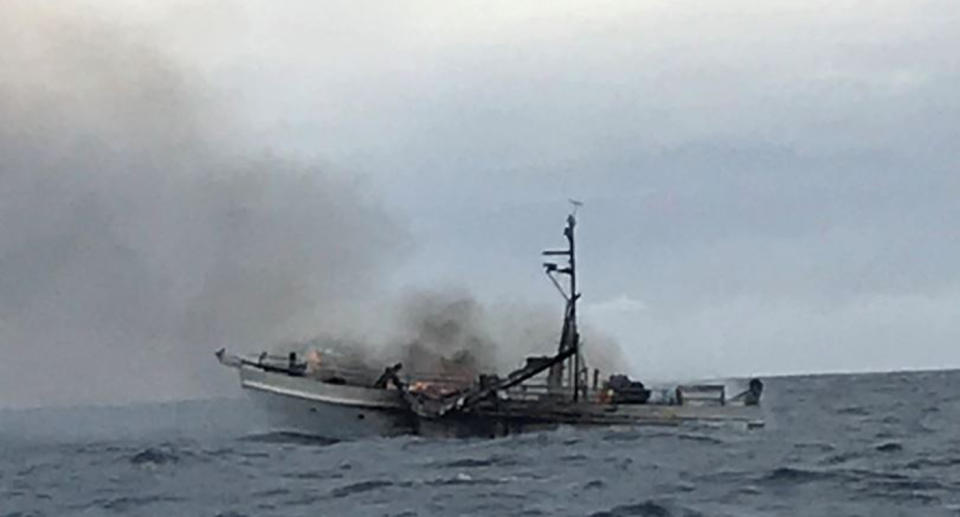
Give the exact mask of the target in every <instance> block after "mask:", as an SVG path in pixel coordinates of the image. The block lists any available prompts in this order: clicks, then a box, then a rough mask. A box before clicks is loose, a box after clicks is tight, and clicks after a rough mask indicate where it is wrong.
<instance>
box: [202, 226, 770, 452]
mask: <svg viewBox="0 0 960 517" xmlns="http://www.w3.org/2000/svg"><path fill="white" fill-rule="evenodd" d="M566 223H567V224H566V226H565V228H564V232H563V234H564V237H565V238H566V241H567V246H566V247H565V248H563V249H559V250H547V251H544V252H543V255H544V256H545V257H549V258H550V260H556V258H559V260H560V261H562V262H561V263H558V262H545V263H544V264H543V268H544V271H545V273H546V275H547V276H548V278H549V279H550V281H551V282H552V284H553V285H554V287H556V289H557V291H558V292H559V293H560V295H561V296H562V297H563V299H564V301H565V310H564V316H563V323H562V327H561V332H560V339H559V343H558V346H557V349H556V351H555V352H554V353H553V354H551V355H543V356H533V357H528V358H527V359H526V361H525V364H524V365H523V366H522V367H520V368H518V369H517V370H514V371H512V372H510V373H508V374H507V375H505V376H500V375H497V374H495V373H479V372H477V373H476V375H475V376H474V377H473V378H464V377H463V376H457V377H452V378H451V377H444V376H443V375H440V374H439V373H437V372H426V373H423V372H417V373H406V372H404V370H403V365H402V364H400V363H397V364H393V365H388V366H386V367H384V368H383V369H382V370H378V369H377V368H375V367H371V366H370V365H368V364H358V363H357V362H355V361H354V362H351V361H348V360H344V358H343V357H342V355H339V354H338V353H337V352H336V351H335V350H323V351H316V350H314V351H312V352H311V353H308V354H307V355H306V356H304V357H301V356H300V355H298V354H297V353H296V352H290V353H289V354H288V355H287V356H275V355H271V354H268V353H266V352H261V353H260V354H257V355H252V356H237V355H233V354H230V353H227V351H226V350H225V349H222V348H221V349H220V350H217V351H216V353H215V355H216V357H217V359H218V360H219V361H220V363H221V364H223V365H225V366H228V367H230V368H234V369H236V370H238V372H239V376H240V385H241V387H242V388H243V389H244V391H246V392H247V393H249V394H250V395H251V396H252V397H253V398H255V399H258V400H259V402H260V403H261V405H262V406H263V407H264V408H266V409H267V411H268V414H270V415H271V417H272V418H271V420H272V422H271V423H272V425H274V426H275V427H276V428H277V429H278V430H284V431H292V432H297V433H305V434H311V435H317V436H322V437H324V438H330V439H338V440H343V439H356V438H363V437H370V436H392V435H399V434H420V435H426V436H456V437H463V436H491V437H495V436H504V435H509V434H514V433H520V432H525V431H531V430H540V429H553V428H556V427H558V426H562V425H572V426H638V425H656V426H678V425H683V424H685V423H690V422H699V423H718V422H719V423H733V424H738V425H743V426H745V427H747V428H755V427H762V426H763V425H764V420H763V412H762V408H761V407H760V400H761V397H762V394H763V388H764V386H763V382H762V381H760V380H759V379H756V378H754V379H750V381H749V384H748V386H747V388H746V389H745V390H742V391H740V392H739V393H737V394H736V395H734V396H732V397H728V395H727V386H726V385H725V384H723V383H716V382H714V383H694V384H680V385H676V386H671V387H668V388H661V389H651V388H649V387H647V386H645V385H644V384H643V383H642V382H639V381H635V380H632V379H630V377H628V376H627V375H624V374H614V375H610V376H609V377H608V378H607V379H606V380H605V381H603V382H602V383H601V382H600V372H599V371H598V370H597V369H594V370H593V372H592V374H593V375H592V383H591V382H589V381H590V374H591V371H590V370H589V368H587V363H586V357H585V354H584V353H583V350H582V347H581V339H580V333H579V330H578V325H577V308H578V304H579V301H580V298H581V294H580V293H579V292H578V291H577V269H576V246H575V228H576V218H575V213H571V214H570V215H568V217H567V220H566Z"/></svg>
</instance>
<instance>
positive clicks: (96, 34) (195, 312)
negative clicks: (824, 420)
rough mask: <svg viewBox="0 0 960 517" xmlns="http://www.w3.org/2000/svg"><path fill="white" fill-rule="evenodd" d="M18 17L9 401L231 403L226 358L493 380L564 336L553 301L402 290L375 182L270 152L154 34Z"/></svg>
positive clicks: (10, 150)
mask: <svg viewBox="0 0 960 517" xmlns="http://www.w3.org/2000/svg"><path fill="white" fill-rule="evenodd" d="M2 10H3V16H2V17H0V70H2V74H0V120H2V121H3V122H2V124H0V242H2V248H0V357H3V360H2V361H0V407H2V406H31V405H50V404H54V405H56V404H74V403H102V402H109V403H116V402H127V401H136V400H157V399H177V398H186V397H205V396H212V395H223V394H234V393H236V390H237V388H236V382H235V379H234V378H233V376H232V375H230V373H229V372H226V371H224V370H222V369H220V368H219V367H218V366H217V365H216V363H215V361H214V360H213V357H212V354H211V352H212V351H213V350H215V349H216V348H219V347H221V346H226V347H229V348H231V349H233V350H237V351H241V352H244V351H255V350H260V349H263V348H266V347H270V346H271V345H272V346H274V347H275V348H291V347H294V348H296V347H301V348H302V346H303V344H304V343H308V344H322V343H329V342H331V341H332V342H335V343H338V344H341V345H346V346H347V348H350V349H352V351H353V353H355V354H365V355H366V356H367V358H368V359H369V360H371V361H374V362H378V361H381V360H386V359H389V358H391V356H399V357H400V358H401V359H406V360H408V361H410V364H409V367H410V369H413V370H416V369H418V368H419V369H430V368H433V367H435V366H436V365H437V364H438V361H440V360H441V359H440V358H443V360H453V361H463V360H465V359H468V360H469V361H470V362H471V365H472V366H473V367H475V368H478V369H482V370H487V369H489V370H499V371H505V370H509V369H511V368H514V367H516V366H518V364H519V363H520V362H521V361H522V360H523V356H525V355H526V354H528V353H537V354H542V353H549V352H550V351H552V350H553V349H554V347H555V346H556V340H557V338H558V333H559V328H560V317H561V312H560V311H559V310H554V308H541V307H531V306H530V305H527V304H523V303H509V302H504V303H498V304H488V305H485V304H482V303H480V302H479V301H477V300H476V299H475V298H473V296H472V295H471V294H470V293H469V292H467V291H465V290H459V291H458V290H451V291H445V290H436V289H429V290H421V291H416V294H412V295H406V296H401V297H399V298H393V297H391V296H389V295H388V293H387V292H386V291H387V290H386V289H382V288H381V283H382V281H383V280H384V279H385V278H386V276H387V266H388V265H390V266H392V265H393V264H395V263H396V262H397V261H398V260H399V259H402V257H403V256H404V255H405V253H406V252H407V251H408V250H409V248H410V244H409V243H408V240H409V239H408V237H407V236H406V234H405V232H404V230H403V227H402V226H401V225H399V224H398V223H396V221H395V220H394V219H393V218H392V217H391V216H390V215H389V214H388V213H387V212H386V211H385V210H384V209H383V208H382V207H381V206H380V204H379V203H378V202H377V200H376V198H375V196H374V195H373V194H371V192H372V191H373V190H375V189H374V186H373V185H370V184H367V183H365V182H364V181H363V180H362V179H359V180H358V179H356V176H347V175H345V174H338V173H337V171H336V170H332V169H331V167H329V166H322V165H318V164H316V163H314V162H309V161H303V160H298V159H291V158H288V157H283V156H276V155H273V154H271V153H270V152H269V151H267V150H264V149H260V148H259V147H258V146H257V144H256V137H255V135H253V134H249V133H248V131H247V129H246V127H245V125H244V122H243V121H242V120H241V119H239V118H237V117H234V116H232V115H231V113H230V112H229V110H228V109H227V107H226V106H225V105H221V104H220V103H218V102H217V99H218V97H219V96H221V95H224V92H221V91H217V90H214V89H212V88H211V87H210V86H208V85H207V84H204V82H203V80H202V78H201V76H199V75H197V74H194V73H192V72H191V70H190V69H189V67H187V66H185V65H183V64H181V63H180V62H179V61H178V60H177V59H176V58H174V57H172V54H170V53H167V52H166V51H165V50H166V49H165V47H164V44H163V42H161V41H158V40H157V39H156V38H155V37H153V36H150V35H149V33H148V32H145V31H138V30H136V29H135V28H131V27H128V26H121V25H118V24H113V23H109V22H105V21H103V19H101V18H98V17H97V16H96V15H95V14H89V13H87V14H83V15H81V14H78V13H76V12H75V13H73V14H62V13H61V12H60V11H59V10H55V9H54V8H53V7H50V6H43V5H38V4H36V3H34V2H26V1H22V2H20V1H15V2H7V3H5V4H4V6H3V8H2ZM67 11H69V9H67ZM586 334H587V341H588V343H591V340H592V339H593V338H592V337H590V334H589V332H587V333H586ZM317 336H320V337H317ZM595 341H596V342H597V343H601V342H602V340H601V339H600V338H597V339H596V340H595ZM284 343H299V345H296V346H292V345H285V344H284ZM602 348H603V349H604V350H610V351H615V350H616V347H615V346H606V345H605V346H604V347H602ZM600 349H601V348H600V347H597V349H596V351H597V352H599V350H600ZM610 353H614V354H615V353H616V352H610ZM371 354H372V355H371ZM596 356H597V357H603V354H600V353H597V354H596ZM601 362H602V360H601Z"/></svg>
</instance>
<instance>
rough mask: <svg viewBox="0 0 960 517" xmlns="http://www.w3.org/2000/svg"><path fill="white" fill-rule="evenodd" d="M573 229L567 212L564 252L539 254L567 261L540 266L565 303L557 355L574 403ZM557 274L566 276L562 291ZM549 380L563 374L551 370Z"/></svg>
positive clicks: (576, 387)
mask: <svg viewBox="0 0 960 517" xmlns="http://www.w3.org/2000/svg"><path fill="white" fill-rule="evenodd" d="M575 206H579V204H575ZM574 212H576V210H574ZM576 226H577V220H576V218H575V217H574V214H573V213H571V214H570V215H568V216H567V226H566V227H565V228H564V230H563V235H564V237H566V239H567V249H564V250H547V251H544V252H543V254H544V255H545V256H561V257H566V258H567V265H566V267H561V266H559V265H558V264H556V263H552V262H547V263H544V264H543V267H544V269H545V270H546V273H547V276H548V277H549V278H550V281H552V282H553V285H554V286H556V288H557V290H558V291H560V295H561V296H563V298H564V300H566V302H567V303H566V310H565V312H564V319H563V330H562V332H561V334H560V344H559V347H558V350H557V353H558V354H563V353H566V354H568V357H569V359H567V362H568V363H569V364H568V368H570V373H571V374H572V375H571V377H572V380H573V382H571V385H572V386H573V400H574V402H576V401H578V400H579V398H580V333H579V331H578V329H577V301H578V300H579V299H580V293H578V292H577V258H576V239H575V237H574V230H575V228H576ZM558 274H559V275H567V277H568V281H569V284H568V287H567V288H566V289H564V288H563V286H562V285H561V284H560V282H559V281H558V280H557V277H556V275H558ZM551 378H553V379H554V382H557V381H558V380H559V379H562V378H563V371H562V370H555V371H553V372H551Z"/></svg>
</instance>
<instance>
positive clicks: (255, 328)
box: [0, 0, 960, 407]
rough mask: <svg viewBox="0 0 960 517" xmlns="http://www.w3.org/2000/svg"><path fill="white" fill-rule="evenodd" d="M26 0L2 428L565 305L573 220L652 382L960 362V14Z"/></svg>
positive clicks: (14, 58)
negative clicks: (414, 322)
mask: <svg viewBox="0 0 960 517" xmlns="http://www.w3.org/2000/svg"><path fill="white" fill-rule="evenodd" d="M0 10H2V11H6V12H5V13H4V16H3V17H2V18H3V19H4V21H3V22H0V28H2V29H3V30H0V43H2V45H0V49H2V50H0V94H2V95H0V115H2V118H3V120H4V122H3V125H2V126H3V127H2V129H0V131H2V133H0V137H2V140H0V151H2V153H3V154H2V155H3V156H4V160H3V162H5V163H3V164H0V215H2V221H3V222H2V223H0V238H2V239H3V242H4V243H5V244H4V246H3V251H2V252H0V278H2V280H0V324H2V327H0V353H2V356H3V357H4V358H5V359H4V361H2V362H0V407H3V406H15V407H18V406H35V405H63V404H80V403H114V402H125V401H130V400H147V399H170V398H188V397H202V396H214V395H223V394H231V393H234V392H235V391H236V389H237V388H236V386H235V379H233V378H232V376H231V375H230V374H229V372H226V371H223V370H222V369H220V368H218V367H217V365H216V364H215V363H214V362H213V361H212V356H211V354H210V352H211V351H212V350H214V349H216V348H218V347H220V346H228V347H231V348H234V349H239V350H240V351H256V350H259V349H260V348H262V346H263V345H262V344H263V343H268V342H271V341H277V340H283V339H295V338H300V337H305V336H309V335H311V334H312V333H319V332H326V331H328V330H329V329H331V328H337V329H341V328H343V329H344V330H343V331H345V332H351V333H359V334H363V332H364V330H365V327H368V326H369V327H373V326H376V323H372V322H371V321H372V320H376V319H377V317H378V312H377V311H371V309H370V308H369V304H370V303H374V302H376V303H381V302H383V301H384V300H390V299H393V298H392V297H394V296H397V295H398V293H399V295H401V296H402V294H403V293H407V292H412V291H417V290H420V289H447V288H453V289H463V290H465V291H467V292H469V293H471V296H472V297H475V298H476V299H477V300H479V301H480V302H481V303H482V304H484V305H486V306H488V307H494V308H495V307H498V306H510V307H513V306H516V305H518V304H528V305H532V306H536V307H538V310H539V308H546V309H547V310H555V311H556V313H557V315H558V316H559V314H560V312H561V310H562V309H561V307H560V306H559V300H558V299H557V297H556V294H555V292H554V291H553V288H552V286H551V285H550V284H549V282H548V280H547V279H546V278H544V277H543V275H542V273H541V272H540V257H539V252H540V250H541V249H543V248H547V247H552V246H556V245H560V244H562V233H561V230H562V225H563V219H564V217H565V215H566V213H567V211H568V210H569V208H570V206H569V204H568V202H567V199H568V198H576V199H578V200H581V201H583V203H584V206H583V207H582V208H580V209H579V212H578V219H579V222H580V225H579V227H578V231H579V239H580V240H579V243H580V250H581V253H580V259H581V261H580V266H581V284H582V291H583V318H584V321H585V324H588V325H590V326H591V327H593V328H596V329H601V330H602V332H603V333H605V334H606V335H609V336H612V337H613V338H614V339H615V340H616V341H617V342H618V343H619V345H620V348H621V349H622V350H623V352H624V355H625V356H626V358H627V364H628V366H629V369H630V371H631V372H632V373H634V374H635V375H636V376H638V377H640V378H642V379H653V380H662V379H671V378H688V377H720V376H742V375H772V374H785V373H809V372H836V371H874V370H896V369H914V368H946V367H960V347H958V346H957V344H958V343H960V317H958V316H960V274H958V269H957V267H958V266H957V264H960V230H958V229H957V227H956V221H958V220H960V208H958V207H960V203H957V201H956V200H957V198H958V197H960V171H958V166H960V150H958V148H957V145H956V144H955V142H956V141H958V137H960V134H958V133H960V97H958V96H957V94H956V92H957V91H960V54H958V53H957V52H956V49H957V48H960V13H958V12H957V10H956V9H955V6H954V5H953V3H952V2H949V1H912V2H906V1H896V2H894V1H875V2H860V1H831V2H826V1H809V2H803V3H797V2H778V1H770V2H746V1H740V0H734V1H730V2H723V3H707V2H678V1H671V2H657V1H649V2H618V1H607V2H571V1H556V2H550V3H549V5H547V4H544V3H543V2H516V1H512V2H467V1H454V2H451V1H446V2H426V1H413V2H403V3H385V2H353V1H352V2H346V1H342V2H334V1H323V2H316V1H310V2H308V1H301V0H291V1H289V2H284V3H283V4H276V3H275V2H267V1H259V0H201V1H199V2H176V1H174V2H165V3H162V5H158V3H156V2H146V1H140V0H138V1H134V0H129V1H121V0H113V1H111V2H93V1H90V0H87V1H83V0H70V1H65V2H57V3H56V4H41V5H40V6H37V3H35V2H26V1H19V0H15V1H11V2H6V3H4V4H3V6H2V7H0ZM401 299H402V298H401ZM586 346H587V350H588V352H587V353H588V354H589V346H590V341H589V338H588V340H587V344H586ZM41 372H42V373H41ZM41 375H43V376H48V377H49V378H53V379H59V380H57V381H46V380H43V379H41V378H38V376H41ZM64 379H71V381H70V382H69V383H68V382H66V381H65V380H64ZM79 379H82V380H79ZM66 386H70V387H71V388H70V389H65V387H66Z"/></svg>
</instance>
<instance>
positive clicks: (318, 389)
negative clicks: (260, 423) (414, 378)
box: [240, 366, 412, 440]
mask: <svg viewBox="0 0 960 517" xmlns="http://www.w3.org/2000/svg"><path fill="white" fill-rule="evenodd" d="M240 381H241V385H242V386H243V388H244V390H245V391H246V392H247V393H248V394H249V395H250V396H251V397H252V398H253V399H254V400H255V401H257V402H258V403H259V404H260V406H261V407H263V408H264V409H265V410H266V413H267V415H268V417H269V418H270V424H271V427H273V428H274V429H275V430H278V431H289V432H296V433H302V434H309V435H314V436H320V437H323V438H329V439H335V440H349V439H356V438H365V437H373V436H392V435H397V434H403V433H409V432H411V431H412V427H411V422H410V416H409V412H408V411H406V407H405V406H404V405H403V403H402V400H401V398H400V394H399V393H398V392H397V391H395V390H382V389H372V388H363V387H357V386H346V385H338V384H329V383H324V382H319V381H317V380H314V379H309V378H304V377H291V376H289V375H286V374H282V373H271V372H264V371H262V370H259V369H257V368H252V367H249V366H244V367H241V368H240Z"/></svg>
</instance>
